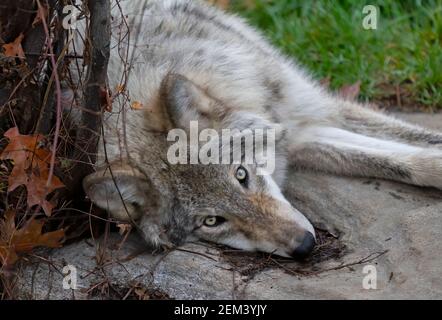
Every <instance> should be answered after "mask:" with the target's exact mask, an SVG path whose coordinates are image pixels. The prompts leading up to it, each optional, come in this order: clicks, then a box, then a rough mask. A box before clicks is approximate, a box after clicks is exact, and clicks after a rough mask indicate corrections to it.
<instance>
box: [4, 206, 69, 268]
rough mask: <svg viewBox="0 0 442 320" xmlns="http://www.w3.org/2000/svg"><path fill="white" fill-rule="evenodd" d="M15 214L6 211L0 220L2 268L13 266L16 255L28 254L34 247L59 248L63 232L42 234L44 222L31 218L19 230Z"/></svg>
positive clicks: (61, 230)
mask: <svg viewBox="0 0 442 320" xmlns="http://www.w3.org/2000/svg"><path fill="white" fill-rule="evenodd" d="M14 218H15V212H14V211H12V210H8V211H6V213H5V216H4V219H0V262H1V264H2V265H3V266H10V265H13V264H14V263H15V262H16V261H17V260H18V254H20V253H26V252H30V251H31V250H32V249H34V248H35V247H49V248H58V247H61V243H62V240H63V238H64V236H65V233H64V230H63V229H60V230H56V231H52V232H46V233H42V228H43V224H44V222H43V221H42V220H35V219H34V218H31V219H30V220H29V221H27V222H26V223H25V224H24V225H23V226H22V227H21V228H20V229H16V226H15V221H14Z"/></svg>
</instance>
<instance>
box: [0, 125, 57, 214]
mask: <svg viewBox="0 0 442 320" xmlns="http://www.w3.org/2000/svg"><path fill="white" fill-rule="evenodd" d="M5 137H7V138H8V139H9V144H8V146H7V147H6V148H5V150H3V152H2V153H1V154H0V159H3V160H5V159H10V160H12V161H13V162H14V168H13V169H12V171H11V174H10V175H9V178H8V192H11V191H13V190H15V189H16V188H17V187H18V186H20V185H25V186H26V190H27V203H28V206H29V207H32V206H34V205H40V206H41V207H42V208H43V210H44V212H45V213H46V215H47V216H50V215H51V212H52V209H53V207H54V206H53V204H51V203H50V202H49V201H47V200H46V197H47V196H48V195H49V194H50V193H51V192H53V191H54V190H55V189H58V188H62V187H64V185H63V183H62V182H61V181H60V179H59V178H58V177H56V176H55V175H53V176H52V179H51V181H50V183H49V184H48V179H49V164H50V158H51V153H50V151H49V150H47V149H46V148H44V146H43V136H41V135H21V134H20V133H19V131H18V129H17V128H16V127H14V128H11V129H9V130H8V131H6V133H5Z"/></svg>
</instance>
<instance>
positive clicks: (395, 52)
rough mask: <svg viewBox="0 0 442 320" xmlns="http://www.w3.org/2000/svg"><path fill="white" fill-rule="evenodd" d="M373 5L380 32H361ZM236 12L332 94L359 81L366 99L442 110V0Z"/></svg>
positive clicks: (262, 0) (296, 0)
mask: <svg viewBox="0 0 442 320" xmlns="http://www.w3.org/2000/svg"><path fill="white" fill-rule="evenodd" d="M246 3H248V4H246ZM250 3H251V4H252V5H250ZM367 4H373V5H375V6H377V7H378V8H379V10H378V12H379V18H378V28H377V30H365V29H363V27H362V20H363V18H364V16H365V15H364V14H363V13H362V8H363V7H364V6H365V5H367ZM231 10H233V11H235V12H238V13H239V14H240V15H242V16H244V17H246V18H247V19H248V20H249V21H250V22H251V23H252V24H254V25H256V26H257V27H259V28H260V29H261V30H263V31H264V32H265V33H266V34H267V36H268V37H269V38H270V39H271V41H272V42H273V43H274V44H275V45H276V46H278V47H280V48H281V49H282V50H283V52H284V53H286V54H287V55H289V56H293V57H296V60H297V61H299V62H300V63H301V64H302V65H304V66H305V67H306V68H307V69H308V70H310V71H311V72H312V73H313V75H314V77H315V78H317V79H324V78H327V77H329V78H330V86H331V88H332V89H337V88H340V87H341V86H343V85H348V84H353V83H355V82H356V81H358V80H360V81H361V82H362V85H361V94H360V99H361V100H364V101H365V100H371V101H376V102H381V103H384V104H388V103H390V104H397V102H398V101H399V100H398V99H397V97H398V96H399V97H400V101H401V103H402V104H403V105H408V106H419V107H421V108H422V107H423V108H427V109H442V0H402V1H399V0H397V1H396V0H390V1H382V0H367V1H357V0H354V1H351V0H340V1H338V0H330V1H327V0H250V1H248V2H247V1H242V0H234V1H232V5H231ZM398 92H399V94H398Z"/></svg>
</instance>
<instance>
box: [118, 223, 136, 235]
mask: <svg viewBox="0 0 442 320" xmlns="http://www.w3.org/2000/svg"><path fill="white" fill-rule="evenodd" d="M117 228H118V233H119V234H120V235H123V234H126V233H128V232H130V230H132V225H131V224H130V223H118V224H117Z"/></svg>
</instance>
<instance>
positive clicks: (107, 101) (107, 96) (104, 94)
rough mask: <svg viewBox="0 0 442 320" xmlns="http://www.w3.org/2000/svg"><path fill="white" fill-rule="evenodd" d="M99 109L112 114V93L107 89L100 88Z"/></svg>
mask: <svg viewBox="0 0 442 320" xmlns="http://www.w3.org/2000/svg"><path fill="white" fill-rule="evenodd" d="M100 99H101V107H102V108H104V110H105V111H107V112H112V92H110V90H109V89H108V88H100Z"/></svg>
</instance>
